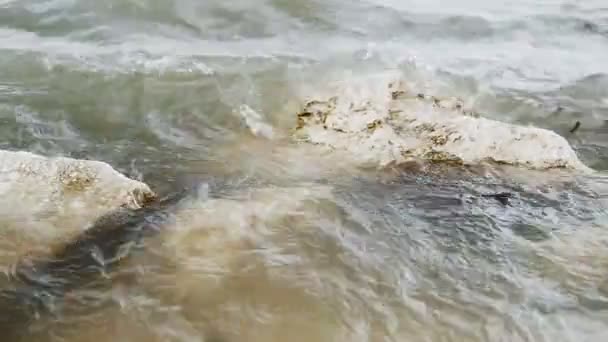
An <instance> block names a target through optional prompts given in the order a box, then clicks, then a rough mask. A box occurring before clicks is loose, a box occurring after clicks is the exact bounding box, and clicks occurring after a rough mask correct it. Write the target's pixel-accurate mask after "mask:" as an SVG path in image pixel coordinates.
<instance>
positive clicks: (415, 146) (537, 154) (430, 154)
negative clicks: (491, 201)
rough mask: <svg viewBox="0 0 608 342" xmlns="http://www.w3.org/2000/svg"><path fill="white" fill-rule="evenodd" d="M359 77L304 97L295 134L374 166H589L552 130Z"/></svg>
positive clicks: (394, 83) (583, 168) (396, 82)
mask: <svg viewBox="0 0 608 342" xmlns="http://www.w3.org/2000/svg"><path fill="white" fill-rule="evenodd" d="M362 81H363V82H359V83H357V82H348V83H347V84H343V83H337V84H334V85H331V86H330V88H329V89H324V91H323V92H320V94H321V95H318V96H313V97H312V98H311V99H309V100H308V101H307V102H306V103H305V104H304V108H303V110H302V111H301V112H300V113H299V114H298V124H297V127H296V131H295V134H294V136H295V137H297V138H298V139H300V140H303V141H306V142H309V143H313V144H319V145H324V146H326V147H328V148H330V149H333V150H341V151H346V152H348V153H349V154H350V155H352V157H353V158H354V159H355V160H356V161H358V162H361V163H364V164H368V163H369V164H371V165H376V166H385V165H387V164H391V163H402V162H406V161H408V160H411V159H413V158H421V159H424V160H430V161H442V162H452V163H457V164H465V165H471V164H479V163H482V162H494V163H500V164H510V165H517V166H523V167H527V168H530V169H551V168H565V169H575V170H579V171H586V172H588V171H591V169H589V168H588V167H587V166H585V165H584V164H583V163H582V162H581V161H580V160H579V159H578V157H577V155H576V153H575V151H574V150H573V149H572V148H571V146H570V145H569V144H568V142H567V141H566V139H564V138H563V137H561V136H560V135H558V134H556V133H554V132H552V131H549V130H546V129H541V128H535V127H525V126H517V125H513V124H509V123H504V122H499V121H495V120H490V119H487V118H482V117H479V116H478V115H476V114H474V113H472V112H470V111H467V110H466V109H465V107H464V104H463V102H462V101H461V100H459V99H457V98H446V99H440V98H436V97H432V96H428V95H424V94H418V93H415V92H412V91H410V90H409V89H408V88H407V86H405V85H404V83H403V82H402V81H400V80H399V79H391V80H386V82H385V83H383V84H382V86H379V87H370V85H369V84H366V81H367V82H368V83H369V80H365V79H364V80H362ZM326 94H331V96H327V95H326Z"/></svg>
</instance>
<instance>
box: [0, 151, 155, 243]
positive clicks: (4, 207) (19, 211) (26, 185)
mask: <svg viewBox="0 0 608 342" xmlns="http://www.w3.org/2000/svg"><path fill="white" fill-rule="evenodd" d="M154 196H155V195H154V193H153V192H152V190H151V189H150V188H149V187H148V185H146V184H144V183H141V182H138V181H136V180H132V179H130V178H128V177H126V176H124V175H122V174H121V173H119V172H118V171H116V170H115V169H113V168H112V167H111V166H110V165H108V164H107V163H104V162H100V161H92V160H79V159H72V158H67V157H45V156H41V155H36V154H33V153H30V152H13V151H2V150H0V216H1V217H2V218H3V219H2V221H3V222H4V223H5V224H4V228H6V229H9V228H10V227H8V226H14V228H15V229H20V228H23V226H24V225H27V226H30V225H31V226H30V227H38V228H41V229H39V231H40V232H42V233H44V234H50V235H53V236H54V232H60V231H62V230H63V229H65V230H69V228H68V227H72V228H74V229H82V228H83V226H86V223H89V222H91V221H92V220H94V219H96V218H97V217H99V216H100V215H102V214H104V213H106V212H107V211H109V210H112V209H113V208H116V207H119V206H127V207H131V208H135V207H139V206H141V204H142V203H143V202H144V201H146V200H149V199H151V198H152V197H154ZM45 227H46V228H53V227H54V228H56V229H50V230H51V231H48V232H47V231H45V229H43V228H45ZM34 230H36V229H34ZM65 230H64V232H65Z"/></svg>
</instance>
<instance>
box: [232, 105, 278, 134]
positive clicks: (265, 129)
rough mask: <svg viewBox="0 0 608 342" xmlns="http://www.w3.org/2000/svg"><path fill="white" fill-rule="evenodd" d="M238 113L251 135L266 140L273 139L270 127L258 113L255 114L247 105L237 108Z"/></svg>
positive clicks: (272, 131)
mask: <svg viewBox="0 0 608 342" xmlns="http://www.w3.org/2000/svg"><path fill="white" fill-rule="evenodd" d="M239 113H240V114H241V117H242V118H243V120H245V124H246V125H247V127H249V130H250V131H251V133H253V135H255V136H258V137H260V136H261V137H264V138H267V139H272V138H274V130H273V129H272V126H271V125H269V124H268V123H266V121H265V120H264V118H263V117H262V115H261V114H260V113H258V112H256V111H255V110H253V109H252V108H251V107H249V106H248V105H241V106H240V107H239Z"/></svg>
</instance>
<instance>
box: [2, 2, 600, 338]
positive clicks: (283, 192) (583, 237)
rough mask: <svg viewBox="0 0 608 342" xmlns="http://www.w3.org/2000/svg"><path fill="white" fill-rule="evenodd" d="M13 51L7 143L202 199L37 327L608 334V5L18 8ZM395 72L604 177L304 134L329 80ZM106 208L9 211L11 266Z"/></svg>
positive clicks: (5, 77) (120, 334)
mask: <svg viewBox="0 0 608 342" xmlns="http://www.w3.org/2000/svg"><path fill="white" fill-rule="evenodd" d="M0 51H1V53H0V122H1V123H2V124H1V125H0V135H1V137H2V139H1V141H0V148H1V149H4V150H25V151H31V152H35V153H38V154H42V155H46V156H57V155H62V156H72V157H75V158H83V159H91V160H100V161H105V162H107V163H109V164H110V165H112V166H113V167H114V168H115V169H117V170H119V171H121V172H123V173H124V174H127V175H129V176H130V177H133V178H136V179H140V180H143V181H144V182H146V183H147V184H149V185H150V187H151V188H153V189H154V190H155V191H156V192H157V193H159V194H167V193H172V192H174V191H175V190H176V189H178V188H181V187H184V186H185V187H190V188H198V189H199V191H198V192H195V193H193V194H191V195H189V196H188V197H187V198H186V199H185V200H184V203H182V206H181V207H180V208H179V209H174V210H171V215H172V217H173V219H172V220H169V221H168V222H167V223H165V225H164V227H163V228H162V231H161V232H160V233H159V234H158V235H155V236H151V237H149V238H146V239H145V240H144V241H143V242H142V243H143V248H141V250H139V252H138V253H136V254H134V255H132V256H131V257H130V258H129V259H127V260H126V261H125V263H124V264H122V265H121V266H120V267H119V268H117V269H116V270H115V271H114V272H113V273H111V274H109V275H107V276H106V277H100V280H99V284H97V285H96V286H93V287H83V288H79V289H75V290H74V291H71V292H70V293H68V294H66V299H65V300H64V301H63V304H62V305H61V306H60V307H59V308H58V309H57V310H55V311H54V313H53V314H52V315H42V316H41V317H40V319H38V320H35V321H34V323H32V324H31V325H29V326H28V327H27V328H22V327H19V328H17V326H15V329H19V330H20V332H22V333H23V335H24V337H23V340H27V341H90V340H93V339H94V340H95V341H222V342H224V341H225V342H233V341H604V340H605V339H606V337H607V333H606V331H608V277H607V274H608V261H607V260H608V249H607V247H608V234H607V233H606V228H607V220H606V218H607V212H606V204H607V202H606V195H607V194H608V187H607V186H608V182H607V181H606V179H605V177H604V171H605V170H606V169H608V143H607V141H608V126H607V125H606V120H608V64H606V61H605V60H606V56H608V7H607V6H606V4H605V3H604V2H603V1H599V0H598V1H594V0H588V1H585V2H575V1H561V0H560V1H558V0H542V1H536V2H534V3H531V2H529V1H511V2H508V3H506V2H498V1H479V0H467V1H461V2H459V3H457V4H456V3H447V2H440V1H418V0H416V1H408V2H403V1H396V0H368V1H365V2H363V1H361V2H356V1H343V0H330V1H313V0H303V1H284V0H267V1H261V0H255V1H242V0H231V1H205V2H201V1H193V0H183V1H179V0H175V1H161V0H110V1H89V0H80V1H73V0H54V1H38V0H36V1H30V0H24V1H11V0H2V1H0ZM387 70H390V71H391V72H397V73H399V74H400V75H401V76H402V77H403V79H405V80H407V82H409V84H410V86H411V87H413V88H414V89H415V90H416V91H418V92H423V93H428V94H433V95H436V96H442V97H449V96H457V97H459V98H462V99H463V101H464V102H465V103H466V104H467V106H469V107H471V108H473V109H474V110H475V111H476V112H478V113H480V114H481V115H482V116H484V117H487V118H492V119H496V120H500V121H504V122H509V123H514V124H518V125H533V126H536V127H541V128H546V129H550V130H552V131H554V132H557V133H558V134H560V135H562V136H563V137H564V138H566V139H567V140H568V142H569V143H570V144H571V146H572V147H573V148H574V150H575V151H576V152H577V154H578V157H579V158H580V159H581V161H582V162H583V163H585V164H586V165H587V166H589V167H591V168H593V169H594V170H596V171H597V172H596V173H594V174H591V175H587V174H585V175H583V174H576V173H574V174H572V173H571V172H566V171H564V172H561V171H560V172H558V171H535V172H532V171H525V170H522V169H521V168H517V167H507V166H501V167H497V166H485V167H484V168H483V169H482V170H481V171H480V170H477V169H475V170H468V169H467V170H464V169H460V168H449V167H447V168H446V167H441V166H433V167H431V169H430V170H429V169H424V168H423V169H422V170H421V169H419V168H407V167H401V168H395V167H391V168H388V169H383V170H375V169H373V168H372V169H369V168H359V167H355V166H353V165H352V164H351V163H348V162H347V161H345V159H344V158H342V156H341V155H340V154H339V153H336V154H332V153H328V152H326V151H324V150H322V149H320V148H318V147H317V146H314V145H306V144H297V143H296V142H294V141H292V140H290V138H289V137H290V134H291V129H292V128H293V127H295V126H296V120H297V117H296V113H297V112H298V110H299V109H300V108H301V104H302V102H303V101H304V99H305V98H306V96H307V94H309V93H311V92H313V91H318V90H319V89H323V87H324V86H325V85H326V84H327V83H328V82H329V81H332V80H333V81H335V80H338V81H342V82H343V83H345V84H347V85H348V84H349V82H350V80H352V79H357V80H360V79H361V77H370V79H373V77H374V75H379V74H382V73H383V72H385V71H387ZM381 86H385V85H383V84H377V83H373V82H370V83H369V87H368V89H366V88H365V87H363V88H358V89H359V90H357V91H360V92H361V95H362V96H366V95H368V94H370V93H373V92H374V91H375V90H376V89H378V88H377V87H381ZM332 95H334V94H327V96H332ZM576 121H580V123H581V126H580V129H578V130H577V131H576V132H575V133H570V132H569V130H570V129H571V128H572V127H573V126H574V123H575V122H576ZM32 190H33V189H29V191H32ZM23 191H24V193H27V191H26V190H25V189H24V190H23ZM501 191H509V192H511V193H512V194H513V198H512V199H511V201H510V205H508V206H503V205H502V204H501V203H500V202H499V201H496V200H494V199H492V198H486V197H482V196H481V195H482V194H486V193H491V192H501ZM32 196H33V195H32ZM15 202H17V200H15ZM29 209H31V208H28V207H27V206H23V205H21V206H20V205H18V204H16V205H14V207H13V206H11V209H10V210H12V211H18V212H20V214H21V215H22V216H23V215H25V216H27V215H28V213H29V211H28V210H29ZM87 210H88V209H87V207H86V206H85V207H83V208H81V209H80V210H78V211H74V210H71V211H68V212H65V213H63V214H62V215H63V216H61V219H60V220H59V219H57V218H56V217H55V218H54V217H48V218H41V219H40V220H38V221H34V220H28V221H26V222H23V221H14V220H13V221H11V217H12V216H5V217H4V218H2V219H1V220H0V221H1V222H2V226H3V227H6V228H5V229H4V231H3V232H1V233H0V260H1V261H2V263H3V265H2V267H3V269H5V270H7V272H9V271H10V269H11V267H12V265H13V264H14V263H15V262H17V261H18V260H20V259H21V258H22V257H23V256H24V255H28V254H30V253H33V254H36V253H42V254H44V253H47V252H48V248H49V247H48V246H53V245H56V244H57V243H58V241H62V239H64V238H65V237H64V234H65V232H70V233H73V232H74V231H78V230H79V229H81V224H82V221H83V220H84V218H85V217H86V218H87V220H91V218H89V217H90V216H92V213H93V212H94V211H93V209H90V210H91V212H88V211H87ZM5 212H9V210H5ZM95 213H96V211H95ZM45 220H46V221H45ZM76 223H78V224H76ZM62 224H63V225H62ZM41 232H43V233H41ZM0 283H2V282H0ZM2 284H3V283H2ZM2 310H8V309H7V308H1V307H0V311H2Z"/></svg>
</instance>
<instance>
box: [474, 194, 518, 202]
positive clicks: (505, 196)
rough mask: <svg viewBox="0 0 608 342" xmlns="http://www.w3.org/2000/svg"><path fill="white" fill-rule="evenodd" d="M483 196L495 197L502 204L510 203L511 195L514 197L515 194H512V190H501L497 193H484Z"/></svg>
mask: <svg viewBox="0 0 608 342" xmlns="http://www.w3.org/2000/svg"><path fill="white" fill-rule="evenodd" d="M481 197H486V198H494V199H496V200H497V201H498V202H500V204H502V205H508V204H509V199H510V198H511V197H513V194H511V193H510V192H500V193H496V194H484V195H481Z"/></svg>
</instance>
